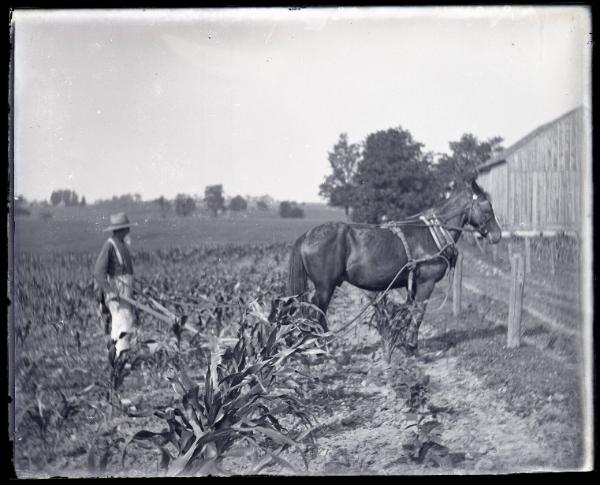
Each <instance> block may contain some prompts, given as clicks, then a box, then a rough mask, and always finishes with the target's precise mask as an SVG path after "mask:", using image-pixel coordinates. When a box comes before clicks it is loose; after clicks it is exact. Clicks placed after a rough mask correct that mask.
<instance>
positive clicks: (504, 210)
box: [477, 107, 589, 236]
mask: <svg viewBox="0 0 600 485" xmlns="http://www.w3.org/2000/svg"><path fill="white" fill-rule="evenodd" d="M587 116H589V111H588V110H587V109H586V108H584V107H579V108H576V109H574V110H572V111H569V112H568V113H565V114H564V115H562V116H561V117H559V118H557V119H555V120H553V121H550V122H549V123H546V124H544V125H542V126H540V127H539V128H537V129H535V130H533V131H532V132H531V133H529V134H528V135H527V136H525V137H523V138H521V139H520V140H519V141H517V142H516V143H514V144H513V145H511V146H510V147H508V148H507V149H505V150H504V151H502V152H501V153H499V154H497V155H496V156H494V157H493V158H492V159H490V160H488V161H486V162H485V163H483V164H482V165H481V166H480V167H479V176H478V179H477V180H478V182H479V184H480V185H481V186H482V187H483V188H484V189H485V190H486V191H488V192H489V193H490V194H491V196H492V203H493V205H494V210H495V212H496V215H497V216H498V220H499V221H500V224H501V225H502V230H503V233H505V234H514V235H517V236H537V235H553V234H558V233H565V234H572V235H575V234H578V233H580V228H581V223H582V217H581V216H582V204H583V202H582V201H583V189H582V186H583V184H582V180H583V179H582V177H583V174H584V173H588V170H589V168H588V167H587V163H588V162H587V156H588V155H587V154H588V150H587V140H586V136H587V134H586V133H587V128H586V127H587V126H588V125H589V124H588V123H587V122H586V117H587Z"/></svg>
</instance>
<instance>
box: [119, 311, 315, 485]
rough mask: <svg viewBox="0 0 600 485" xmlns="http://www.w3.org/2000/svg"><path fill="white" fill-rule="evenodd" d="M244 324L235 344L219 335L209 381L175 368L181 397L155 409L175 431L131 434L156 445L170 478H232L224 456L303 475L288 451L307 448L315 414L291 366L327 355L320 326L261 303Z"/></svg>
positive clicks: (256, 468)
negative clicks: (197, 380) (277, 315)
mask: <svg viewBox="0 0 600 485" xmlns="http://www.w3.org/2000/svg"><path fill="white" fill-rule="evenodd" d="M271 317H272V315H271ZM243 323H244V324H243V325H242V326H240V328H239V331H238V338H237V342H236V344H235V345H234V346H233V347H227V348H223V347H222V346H221V344H220V341H219V339H217V338H215V339H214V341H213V342H212V349H211V357H210V361H209V364H208V367H207V369H206V373H205V378H204V382H203V383H194V382H192V381H191V380H190V378H189V377H188V376H187V374H186V372H185V370H184V369H183V368H182V367H179V368H176V369H173V372H172V373H171V376H170V381H171V383H172V385H173V388H174V389H175V391H176V392H177V393H178V395H179V398H180V401H179V402H178V404H177V405H176V406H174V407H167V408H164V409H157V410H156V411H155V413H154V414H155V416H156V417H158V418H160V419H161V420H162V421H163V422H165V423H166V424H167V426H168V428H166V429H164V430H163V431H160V432H155V431H148V430H142V431H139V432H138V433H136V434H135V435H134V436H133V437H132V438H131V441H130V442H133V441H150V442H152V443H154V444H155V445H156V446H157V447H158V449H159V451H160V454H161V459H160V468H161V469H162V470H163V471H164V473H166V474H167V475H169V476H175V475H206V474H224V475H227V474H229V472H228V471H227V470H225V469H224V468H223V461H224V460H226V459H227V458H228V457H238V458H239V457H241V456H243V457H246V458H247V459H248V460H250V462H252V464H253V473H258V472H259V471H260V470H262V469H264V467H265V466H267V465H269V464H278V465H280V466H283V467H284V468H286V469H288V470H290V471H292V472H294V473H298V470H297V468H296V467H295V466H294V465H292V464H291V463H290V462H289V461H287V460H285V459H284V458H283V457H282V456H281V452H283V451H284V450H288V449H295V450H297V451H302V442H303V440H305V438H307V437H308V436H309V435H310V431H311V429H310V426H311V425H312V423H313V418H312V415H311V412H310V409H309V408H308V406H307V405H306V403H305V402H303V399H302V397H301V392H300V391H299V389H300V387H301V386H300V385H299V383H298V382H297V380H296V379H297V374H295V373H294V372H293V371H290V369H288V368H286V364H287V362H288V361H289V360H290V359H291V358H293V357H294V356H300V355H305V356H306V355H318V354H321V353H325V351H324V350H323V349H321V348H320V347H319V345H320V342H321V341H320V338H319V337H320V336H319V335H318V334H316V333H314V332H313V331H312V330H313V329H316V328H317V327H318V328H320V326H318V324H316V322H312V323H311V322H308V321H304V320H299V321H290V320H288V321H285V322H283V321H282V319H277V318H273V317H272V318H271V319H269V317H268V316H267V312H266V308H265V307H264V306H263V305H261V304H260V303H259V302H257V301H254V302H252V303H251V304H250V305H249V306H248V308H247V313H246V318H245V319H244V322H243ZM286 342H287V343H286ZM288 343H291V345H288ZM282 416H284V417H286V418H287V419H288V420H290V419H291V425H290V424H288V425H285V424H284V423H283V422H282V419H281V417H282ZM301 426H303V427H304V428H305V429H304V430H302V429H300V427H301ZM126 451H127V447H126V448H125V452H124V454H123V460H125V456H126ZM173 452H174V454H173Z"/></svg>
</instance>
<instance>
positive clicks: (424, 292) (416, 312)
mask: <svg viewBox="0 0 600 485" xmlns="http://www.w3.org/2000/svg"><path fill="white" fill-rule="evenodd" d="M434 284H435V282H433V281H431V282H429V281H427V282H423V283H421V284H420V285H419V286H417V289H416V291H415V297H414V300H413V301H412V302H411V303H409V308H410V312H409V318H410V319H411V321H410V323H409V324H408V330H407V332H406V346H407V349H408V351H409V353H411V354H416V353H417V349H418V340H419V327H420V326H421V323H422V322H423V317H424V316H425V310H426V309H427V300H428V299H429V297H430V296H431V293H432V292H433V287H434Z"/></svg>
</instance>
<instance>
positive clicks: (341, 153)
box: [319, 133, 360, 217]
mask: <svg viewBox="0 0 600 485" xmlns="http://www.w3.org/2000/svg"><path fill="white" fill-rule="evenodd" d="M328 158H329V164H330V165H331V171H332V173H331V174H330V175H328V176H327V177H325V181H324V182H323V183H322V184H321V185H320V187H319V194H320V195H321V196H323V197H325V198H326V199H327V202H328V203H329V205H330V206H333V207H343V208H344V211H345V212H346V217H348V214H349V211H350V206H351V205H352V199H353V196H354V193H355V190H356V184H355V180H354V177H355V175H356V169H357V167H358V162H359V158H360V149H359V146H358V145H357V144H354V143H352V144H348V135H347V134H346V133H342V134H341V135H340V137H339V140H338V142H337V143H336V144H335V146H334V147H333V151H332V152H329V156H328Z"/></svg>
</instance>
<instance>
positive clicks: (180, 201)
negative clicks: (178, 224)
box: [175, 194, 196, 216]
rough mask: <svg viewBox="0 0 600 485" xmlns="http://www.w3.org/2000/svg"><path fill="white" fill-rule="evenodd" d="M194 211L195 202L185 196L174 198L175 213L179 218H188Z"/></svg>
mask: <svg viewBox="0 0 600 485" xmlns="http://www.w3.org/2000/svg"><path fill="white" fill-rule="evenodd" d="M195 210H196V202H195V201H194V199H193V198H192V197H191V196H189V195H187V194H177V197H175V213H176V214H177V215H179V216H189V215H190V214H192V212H194V211H195Z"/></svg>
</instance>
